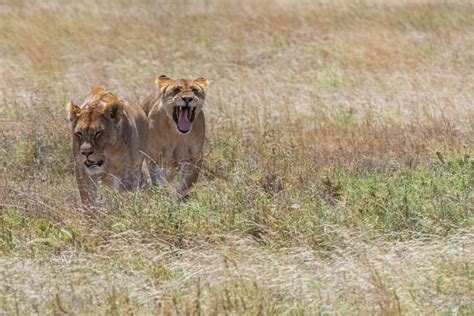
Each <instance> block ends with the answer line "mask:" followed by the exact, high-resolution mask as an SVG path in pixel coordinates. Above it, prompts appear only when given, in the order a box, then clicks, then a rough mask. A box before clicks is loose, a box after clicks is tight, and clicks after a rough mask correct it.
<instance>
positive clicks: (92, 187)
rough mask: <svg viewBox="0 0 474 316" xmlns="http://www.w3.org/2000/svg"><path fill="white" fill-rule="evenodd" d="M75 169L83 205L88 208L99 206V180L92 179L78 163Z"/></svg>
mask: <svg viewBox="0 0 474 316" xmlns="http://www.w3.org/2000/svg"><path fill="white" fill-rule="evenodd" d="M74 169H75V174H76V181H77V186H78V188H79V195H80V196H81V201H82V203H83V204H84V205H86V206H99V204H100V194H99V185H98V183H97V181H98V179H93V178H91V176H90V175H88V174H87V173H86V172H85V170H84V168H83V167H82V166H79V164H78V163H77V162H76V165H75V167H74Z"/></svg>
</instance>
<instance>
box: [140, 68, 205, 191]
mask: <svg viewBox="0 0 474 316" xmlns="http://www.w3.org/2000/svg"><path fill="white" fill-rule="evenodd" d="M155 83H156V84H157V86H158V89H157V90H156V91H154V92H152V93H151V94H150V95H149V96H148V97H147V98H146V99H145V100H144V101H143V103H142V105H141V106H142V108H143V109H144V111H145V113H147V115H148V124H149V133H150V134H149V135H150V143H149V147H148V153H149V155H150V157H149V158H150V160H149V164H148V169H149V170H150V176H151V180H152V183H153V184H154V185H160V184H161V183H163V182H170V181H171V180H172V179H173V178H174V177H175V176H176V174H177V173H178V171H179V173H180V176H179V182H178V185H177V188H176V190H177V194H178V198H179V199H183V198H185V197H187V195H188V190H189V189H190V188H191V186H192V185H193V184H194V183H195V182H196V181H197V178H198V176H199V169H200V166H201V160H202V153H203V151H202V150H203V145H204V136H205V120H204V113H203V112H202V108H203V105H204V101H205V99H206V88H207V85H208V81H207V80H206V79H204V78H199V79H196V80H188V79H179V80H173V79H170V78H169V77H167V76H164V75H162V76H160V77H158V78H157V79H156V81H155Z"/></svg>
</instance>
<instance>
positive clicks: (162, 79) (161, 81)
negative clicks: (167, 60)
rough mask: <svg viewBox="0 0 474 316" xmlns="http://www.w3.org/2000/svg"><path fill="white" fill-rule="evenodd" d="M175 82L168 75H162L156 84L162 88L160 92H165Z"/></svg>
mask: <svg viewBox="0 0 474 316" xmlns="http://www.w3.org/2000/svg"><path fill="white" fill-rule="evenodd" d="M172 81H173V79H171V78H170V77H168V76H166V75H161V76H159V77H158V78H156V80H155V83H156V85H157V86H158V87H160V90H163V89H164V88H166V87H167V86H169V85H170V83H171V82H172Z"/></svg>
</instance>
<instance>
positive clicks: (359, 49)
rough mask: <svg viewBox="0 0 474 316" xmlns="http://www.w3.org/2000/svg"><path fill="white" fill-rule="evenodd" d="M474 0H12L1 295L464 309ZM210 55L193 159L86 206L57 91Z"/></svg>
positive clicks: (473, 250) (316, 308)
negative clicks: (191, 167) (178, 178)
mask: <svg viewBox="0 0 474 316" xmlns="http://www.w3.org/2000/svg"><path fill="white" fill-rule="evenodd" d="M473 16H474V5H473V4H472V3H471V2H470V1H421V0H420V1H390V0H387V1H354V2H348V1H347V2H346V1H336V2H330V1H295V2H294V1H286V0H280V1H277V0H274V1H269V0H266V1H251V0H239V1H217V0H215V1H214V0H208V1H147V0H140V1H134V2H133V4H131V2H130V1H125V0H117V1H92V0H80V1H75V2H70V1H64V0H52V1H48V2H39V1H26V0H22V1H13V0H12V1H3V2H2V3H0V74H1V77H0V140H1V147H0V168H1V176H0V212H1V213H0V314H2V315H11V314H19V315H26V314H35V313H36V314H55V315H64V314H112V315H115V314H165V315H166V314H185V315H188V314H211V315H216V314H233V315H242V314H246V315H258V314H260V315H261V314H291V315H303V314H306V315H314V314H383V315H398V314H411V315H413V314H439V315H444V314H447V315H450V314H455V315H456V314H459V315H472V314H473V313H474V265H473V262H474V229H473V227H474V214H473V211H474V193H473V184H474V160H473V158H472V155H473V148H474V106H473V100H474V19H473V18H472V17H473ZM159 74H167V75H169V76H171V77H175V78H178V77H191V78H193V77H199V76H204V77H206V78H208V79H209V81H210V82H211V84H210V86H209V92H208V101H207V104H206V108H205V111H206V115H207V120H208V124H207V125H208V133H207V141H206V146H205V161H204V168H203V171H202V176H201V177H200V180H199V182H198V185H197V186H196V187H195V189H194V190H193V197H192V198H191V199H190V200H189V201H187V202H186V203H180V204H179V203H176V202H175V201H174V200H173V199H172V198H171V196H170V194H169V193H168V191H167V190H166V189H160V190H155V191H154V192H147V193H143V192H139V193H130V194H124V195H120V194H117V193H114V192H110V196H111V197H110V198H111V199H114V201H115V202H114V205H115V206H114V207H113V208H108V209H105V208H104V209H101V210H98V211H97V213H96V214H92V215H91V214H87V213H84V212H83V211H82V208H81V206H80V203H79V196H78V192H77V188H76V184H75V180H74V176H73V173H72V159H71V135H70V133H69V131H68V129H67V124H66V113H65V109H64V106H65V104H66V102H67V101H68V100H69V99H70V98H72V99H74V100H76V101H78V100H80V99H81V97H82V96H84V95H85V94H86V93H87V92H88V91H89V89H90V88H91V87H92V86H96V85H107V86H108V87H109V88H110V89H111V90H112V91H117V92H118V94H119V95H121V96H124V97H128V98H130V99H131V100H134V101H137V102H138V101H139V100H141V99H142V98H143V97H144V96H145V95H146V94H147V93H148V92H149V91H150V90H151V89H153V81H154V79H155V77H156V76H157V75H159Z"/></svg>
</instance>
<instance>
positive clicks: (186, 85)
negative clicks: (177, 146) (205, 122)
mask: <svg viewBox="0 0 474 316" xmlns="http://www.w3.org/2000/svg"><path fill="white" fill-rule="evenodd" d="M155 83H156V84H157V85H158V87H159V88H160V91H161V95H162V97H161V107H162V108H163V109H164V110H165V111H166V114H167V115H168V117H169V118H170V119H172V120H173V121H174V122H175V123H176V129H177V130H178V131H179V132H180V133H183V134H186V133H188V132H189V131H191V129H192V127H193V121H194V119H195V118H196V117H197V116H198V115H199V113H200V112H201V111H202V107H203V104H204V100H205V99H206V88H207V85H208V84H209V83H208V81H207V80H206V79H204V78H199V79H196V80H187V79H179V80H173V79H170V78H169V77H167V76H164V75H162V76H159V77H158V78H157V79H156V81H155Z"/></svg>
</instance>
